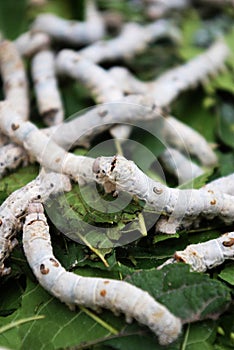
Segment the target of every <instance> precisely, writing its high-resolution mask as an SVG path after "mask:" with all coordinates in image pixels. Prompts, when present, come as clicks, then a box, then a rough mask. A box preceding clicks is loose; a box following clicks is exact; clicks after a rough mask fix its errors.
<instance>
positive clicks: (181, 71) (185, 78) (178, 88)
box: [109, 39, 229, 107]
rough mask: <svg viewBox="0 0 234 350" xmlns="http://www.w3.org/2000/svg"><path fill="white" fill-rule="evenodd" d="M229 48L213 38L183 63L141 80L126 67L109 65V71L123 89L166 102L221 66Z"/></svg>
mask: <svg viewBox="0 0 234 350" xmlns="http://www.w3.org/2000/svg"><path fill="white" fill-rule="evenodd" d="M228 55H229V49H228V47H227V45H226V44H225V42H224V41H223V40H222V39H219V40H217V41H216V42H215V43H214V44H213V45H211V47H210V48H208V49H207V50H206V51H205V52H204V53H202V54H200V55H198V56H196V57H194V58H193V59H191V60H189V61H188V62H186V63H185V64H183V65H181V66H178V67H176V68H173V69H170V70H168V71H166V72H165V73H163V74H162V75H161V76H159V77H158V78H156V79H155V80H153V81H149V82H142V81H140V80H138V79H137V78H136V77H134V76H133V75H132V74H131V73H130V72H129V71H128V70H127V69H126V68H120V67H118V68H113V69H111V70H110V71H109V72H110V74H111V76H112V77H113V78H114V79H115V81H116V83H117V84H118V86H119V88H122V91H123V92H125V93H128V94H130V93H147V94H150V95H152V96H153V97H154V98H155V103H156V104H157V105H158V106H161V107H163V106H167V105H170V104H171V103H172V101H173V100H174V99H175V98H176V97H177V96H178V95H179V94H180V93H181V92H182V91H185V90H187V89H189V88H191V87H194V86H196V85H197V84H198V83H199V82H202V81H204V80H206V79H207V77H209V76H210V75H211V76H213V75H215V74H217V72H218V71H219V70H222V69H223V67H224V63H225V60H226V59H227V57H228Z"/></svg>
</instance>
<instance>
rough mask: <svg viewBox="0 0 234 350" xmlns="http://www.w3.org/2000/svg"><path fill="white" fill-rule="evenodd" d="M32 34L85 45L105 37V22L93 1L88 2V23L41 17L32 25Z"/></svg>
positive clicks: (45, 15) (88, 0) (54, 17)
mask: <svg viewBox="0 0 234 350" xmlns="http://www.w3.org/2000/svg"><path fill="white" fill-rule="evenodd" d="M31 30H32V32H33V33H35V32H43V33H46V34H48V35H49V36H50V37H51V39H53V40H56V41H63V42H65V43H70V44H73V45H84V44H89V43H92V42H94V41H96V40H99V39H101V38H102V37H103V36H104V35H105V28H104V21H103V18H102V16H101V14H100V13H99V12H98V11H97V9H96V7H95V4H94V2H93V1H91V0H87V1H86V21H84V22H79V21H71V20H67V19H62V18H60V17H58V16H56V15H54V14H49V13H46V14H41V15H39V16H38V17H37V18H36V20H35V21H34V23H33V25H32V29H31Z"/></svg>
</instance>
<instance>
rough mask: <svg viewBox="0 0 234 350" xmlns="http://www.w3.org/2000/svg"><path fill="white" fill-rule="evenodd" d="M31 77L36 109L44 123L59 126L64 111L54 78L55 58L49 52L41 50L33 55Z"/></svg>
mask: <svg viewBox="0 0 234 350" xmlns="http://www.w3.org/2000/svg"><path fill="white" fill-rule="evenodd" d="M32 77H33V82H34V87H35V94H36V99H37V105H38V109H39V112H40V114H41V115H42V116H43V117H44V121H45V123H46V124H47V125H56V124H60V123H61V122H62V121H63V118H64V111H63V105H62V100H61V96H60V92H59V90H58V84H57V80H56V76H55V58H54V54H53V52H52V51H51V50H43V51H40V52H38V53H37V54H36V55H34V57H33V59H32Z"/></svg>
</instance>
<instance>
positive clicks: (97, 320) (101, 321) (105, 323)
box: [79, 306, 119, 335]
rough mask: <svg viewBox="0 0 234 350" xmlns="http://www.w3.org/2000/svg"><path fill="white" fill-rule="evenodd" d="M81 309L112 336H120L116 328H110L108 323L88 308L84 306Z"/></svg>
mask: <svg viewBox="0 0 234 350" xmlns="http://www.w3.org/2000/svg"><path fill="white" fill-rule="evenodd" d="M79 308H80V309H81V310H82V311H83V312H84V313H85V314H86V315H88V316H89V317H91V318H92V319H93V320H94V321H96V322H97V323H99V324H100V325H101V326H102V327H103V328H105V329H107V330H108V331H109V332H110V333H111V334H114V335H117V334H119V331H118V330H117V329H115V328H114V327H112V326H110V325H109V324H108V323H107V322H105V321H104V320H102V319H101V318H100V317H98V316H97V315H95V314H94V313H93V312H92V311H90V310H88V309H87V308H86V307H84V306H79Z"/></svg>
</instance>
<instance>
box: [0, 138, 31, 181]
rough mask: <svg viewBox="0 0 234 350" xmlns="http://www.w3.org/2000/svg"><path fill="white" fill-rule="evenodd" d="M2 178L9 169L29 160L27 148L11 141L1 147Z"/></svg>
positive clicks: (0, 174) (0, 165) (0, 168)
mask: <svg viewBox="0 0 234 350" xmlns="http://www.w3.org/2000/svg"><path fill="white" fill-rule="evenodd" d="M0 160H1V161H0V178H1V177H2V176H3V175H5V173H6V172H7V171H8V170H12V169H16V168H17V167H18V166H19V165H20V164H22V163H24V165H26V164H27V163H28V162H27V160H28V157H27V153H26V152H25V150H24V149H23V148H22V147H20V146H18V145H15V144H13V143H9V144H8V145H5V146H3V147H1V148H0Z"/></svg>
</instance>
